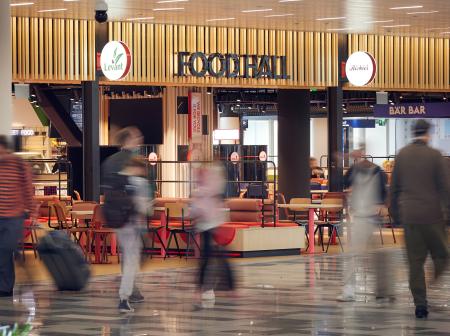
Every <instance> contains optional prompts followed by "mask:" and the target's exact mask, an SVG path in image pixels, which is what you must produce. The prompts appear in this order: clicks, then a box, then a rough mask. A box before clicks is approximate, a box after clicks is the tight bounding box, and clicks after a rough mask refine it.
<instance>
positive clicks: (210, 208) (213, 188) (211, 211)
mask: <svg viewBox="0 0 450 336" xmlns="http://www.w3.org/2000/svg"><path fill="white" fill-rule="evenodd" d="M224 174H225V173H224V169H223V167H222V166H220V165H218V164H213V165H211V166H204V167H202V168H199V171H198V181H199V183H198V188H197V190H196V191H195V193H194V195H193V200H192V209H191V217H192V218H193V219H194V220H195V223H196V230H197V231H198V232H200V234H201V245H202V247H201V260H200V268H199V283H198V284H199V289H200V290H201V292H202V300H214V299H215V294H214V281H215V279H214V277H212V276H211V274H220V275H225V281H226V286H227V287H226V289H227V290H233V289H234V276H233V271H232V269H231V267H230V265H229V263H228V261H227V259H226V257H225V256H219V257H217V258H214V254H215V253H216V252H217V251H216V248H215V246H214V243H213V235H214V232H215V229H216V228H217V227H219V226H220V225H222V224H223V223H224V222H225V219H226V218H225V212H224V210H223V207H224V201H223V199H224V192H225V175H224ZM214 262H216V263H217V264H218V265H219V267H218V269H217V270H216V271H218V273H216V272H214V271H213V270H214V267H211V266H213V265H212V263H214ZM221 280H222V279H221Z"/></svg>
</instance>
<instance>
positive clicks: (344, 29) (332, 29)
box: [327, 27, 353, 31]
mask: <svg viewBox="0 0 450 336" xmlns="http://www.w3.org/2000/svg"><path fill="white" fill-rule="evenodd" d="M352 29H353V28H350V27H349V28H329V29H327V31H348V30H352Z"/></svg>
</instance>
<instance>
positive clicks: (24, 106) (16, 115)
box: [12, 97, 42, 127]
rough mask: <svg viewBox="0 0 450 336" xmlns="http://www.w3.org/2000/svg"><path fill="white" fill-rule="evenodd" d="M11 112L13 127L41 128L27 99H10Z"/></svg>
mask: <svg viewBox="0 0 450 336" xmlns="http://www.w3.org/2000/svg"><path fill="white" fill-rule="evenodd" d="M12 112H13V115H12V124H13V126H14V127H42V123H41V121H40V120H39V118H38V117H37V115H36V112H35V111H34V110H33V108H32V107H31V104H30V102H29V101H28V99H25V98H16V97H12Z"/></svg>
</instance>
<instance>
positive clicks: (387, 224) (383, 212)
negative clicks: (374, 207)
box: [378, 207, 397, 245]
mask: <svg viewBox="0 0 450 336" xmlns="http://www.w3.org/2000/svg"><path fill="white" fill-rule="evenodd" d="M378 215H379V216H380V218H381V221H380V228H379V229H380V239H381V245H384V239H383V228H390V229H391V231H392V238H394V244H397V239H396V237H395V231H394V225H393V223H392V222H393V221H392V217H391V214H390V212H389V208H387V207H383V208H381V209H380V212H379V213H378Z"/></svg>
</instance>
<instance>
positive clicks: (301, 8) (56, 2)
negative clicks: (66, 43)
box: [2, 0, 450, 38]
mask: <svg viewBox="0 0 450 336" xmlns="http://www.w3.org/2000/svg"><path fill="white" fill-rule="evenodd" d="M2 1H3V0H2ZM20 2H33V3H34V4H33V5H27V6H17V7H12V15H13V16H31V17H36V16H41V17H54V18H78V19H93V17H94V7H95V0H78V1H76V0H71V1H64V0H11V3H20ZM107 3H108V5H109V12H108V14H109V17H110V20H113V21H122V20H126V19H130V18H138V17H141V18H142V17H147V18H148V17H154V19H148V20H145V21H142V22H155V23H169V24H189V25H213V26H227V27H246V28H271V29H292V30H302V31H334V32H343V33H375V34H392V35H414V36H433V37H445V38H450V0H162V1H160V0H107ZM404 6H417V8H411V9H396V10H395V9H391V8H392V7H404ZM419 6H422V7H419ZM161 8H183V9H180V10H171V11H160V10H156V11H155V9H161ZM48 9H66V10H65V11H55V12H39V11H40V10H48ZM265 9H267V11H259V12H247V13H246V12H243V11H246V10H265ZM268 9H271V10H268ZM411 13H413V14H411ZM286 14H287V15H286ZM281 15H286V16H281ZM336 17H341V19H335V20H317V19H321V18H336ZM217 19H222V20H217ZM224 19H228V20H224ZM211 20H217V21H211ZM381 21H383V22H381ZM389 26H390V27H389Z"/></svg>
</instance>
